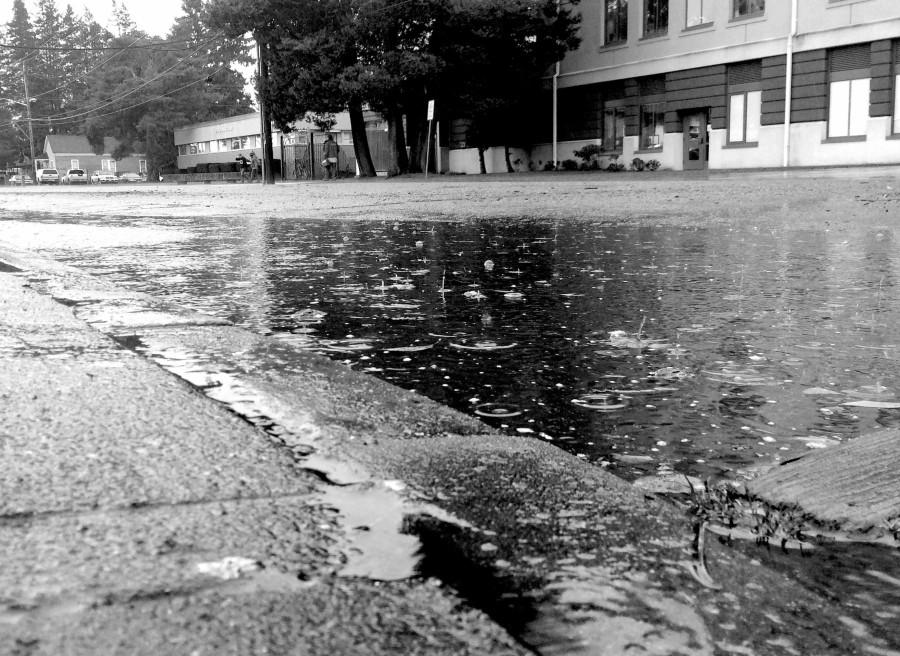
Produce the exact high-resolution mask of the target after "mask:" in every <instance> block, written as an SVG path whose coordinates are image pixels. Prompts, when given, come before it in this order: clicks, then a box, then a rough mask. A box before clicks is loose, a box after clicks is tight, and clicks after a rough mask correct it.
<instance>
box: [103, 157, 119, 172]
mask: <svg viewBox="0 0 900 656" xmlns="http://www.w3.org/2000/svg"><path fill="white" fill-rule="evenodd" d="M100 170H101V171H109V172H110V173H115V172H116V160H114V159H101V160H100Z"/></svg>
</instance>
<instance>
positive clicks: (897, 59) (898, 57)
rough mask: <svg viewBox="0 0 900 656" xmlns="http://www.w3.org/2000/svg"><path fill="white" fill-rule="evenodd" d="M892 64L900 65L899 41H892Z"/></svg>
mask: <svg viewBox="0 0 900 656" xmlns="http://www.w3.org/2000/svg"><path fill="white" fill-rule="evenodd" d="M894 66H895V67H900V41H894Z"/></svg>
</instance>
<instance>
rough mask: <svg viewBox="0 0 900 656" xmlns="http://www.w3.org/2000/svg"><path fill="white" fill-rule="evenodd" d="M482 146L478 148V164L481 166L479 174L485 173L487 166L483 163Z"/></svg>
mask: <svg viewBox="0 0 900 656" xmlns="http://www.w3.org/2000/svg"><path fill="white" fill-rule="evenodd" d="M484 151H485V149H484V148H481V147H479V148H478V164H479V166H481V175H484V174H486V173H487V167H486V166H485V165H484Z"/></svg>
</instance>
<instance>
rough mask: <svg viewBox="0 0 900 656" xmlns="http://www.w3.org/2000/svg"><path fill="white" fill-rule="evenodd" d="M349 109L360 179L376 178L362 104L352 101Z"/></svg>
mask: <svg viewBox="0 0 900 656" xmlns="http://www.w3.org/2000/svg"><path fill="white" fill-rule="evenodd" d="M348 109H349V111H350V130H351V131H352V133H353V152H354V153H355V154H356V164H357V166H358V167H359V177H361V178H374V177H375V163H374V162H373V161H372V153H371V151H369V137H368V136H367V135H366V120H365V118H364V117H363V110H362V103H361V102H359V101H358V100H352V101H350V106H349V107H348Z"/></svg>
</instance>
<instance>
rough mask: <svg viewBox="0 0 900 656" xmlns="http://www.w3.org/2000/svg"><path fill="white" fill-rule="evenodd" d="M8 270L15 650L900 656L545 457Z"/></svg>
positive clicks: (276, 352)
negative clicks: (700, 549)
mask: <svg viewBox="0 0 900 656" xmlns="http://www.w3.org/2000/svg"><path fill="white" fill-rule="evenodd" d="M0 246H2V245H0ZM0 262H3V263H6V265H5V266H3V269H2V272H0V372H2V373H0V445H2V446H0V448H2V455H3V458H2V461H0V463H2V464H0V557H2V559H3V563H4V567H3V569H2V573H0V591H2V592H0V653H3V654H6V653H10V654H48V655H49V654H54V655H56V654H91V655H94V654H120V653H131V654H326V653H327V654H341V655H344V654H524V653H530V652H538V653H544V654H592V655H593V654H604V655H605V654H609V655H611V656H612V655H616V656H618V655H621V654H630V653H642V654H673V653H684V654H717V653H721V654H774V655H778V654H796V653H806V654H857V653H859V654H882V655H884V654H898V653H900V652H898V651H896V649H895V648H896V644H894V643H893V641H892V637H891V636H887V637H885V636H884V635H883V632H882V631H881V629H880V628H879V627H878V626H877V625H874V626H873V625H869V624H867V623H866V618H861V617H858V616H855V615H854V614H853V613H852V611H851V610H848V609H846V608H843V607H841V606H840V605H839V604H836V603H834V602H832V601H830V600H826V599H824V598H822V597H819V596H817V595H815V594H813V593H812V592H809V591H807V590H805V589H803V588H802V587H800V586H799V585H798V584H797V583H796V582H795V581H793V580H791V579H788V578H787V577H786V576H784V575H782V574H779V573H777V572H775V571H773V570H769V569H767V568H765V567H761V566H760V565H759V563H758V562H756V561H754V560H753V559H751V558H749V557H747V556H745V555H743V554H742V553H741V552H740V551H738V550H733V549H730V548H727V547H724V546H722V545H720V544H718V543H717V542H713V543H711V544H709V545H708V547H707V550H706V553H705V556H706V561H707V563H708V566H709V571H708V572H705V571H704V570H703V569H702V568H701V567H698V559H697V557H696V554H695V552H694V548H693V532H692V530H691V525H690V522H689V521H688V519H687V518H686V517H684V516H683V515H682V514H681V513H680V512H678V511H677V510H676V509H675V508H673V507H672V506H669V505H666V504H663V503H661V502H658V501H653V500H648V499H646V498H645V497H644V495H643V494H642V493H641V492H640V491H638V490H636V489H634V488H633V487H632V486H630V485H628V484H626V483H625V482H623V481H621V480H619V479H616V478H614V477H613V476H611V475H609V474H607V473H606V472H604V471H602V470H601V469H599V468H597V467H594V466H591V465H589V464H587V463H584V462H582V461H581V460H579V459H578V458H574V457H572V456H569V455H567V454H565V453H564V452H562V451H560V450H559V449H556V448H554V447H552V446H550V445H547V444H545V443H542V442H540V441H537V440H530V439H525V438H515V437H506V436H502V435H498V434H496V433H494V432H492V431H491V430H490V429H489V428H488V427H486V426H484V425H482V424H481V423H479V422H478V421H476V420H474V419H471V418H469V417H466V416H464V415H461V414H459V413H456V412H454V411H452V410H449V409H447V408H444V407H442V406H439V405H437V404H435V403H433V402H431V401H429V400H427V399H425V398H423V397H419V396H417V395H415V394H412V393H409V392H405V391H403V390H399V389H397V388H394V387H392V386H390V385H388V384H387V383H384V382H381V381H379V380H376V379H374V378H371V377H368V376H365V375H362V374H358V373H355V372H353V371H350V370H348V369H346V368H344V367H342V366H341V365H340V364H338V363H335V362H332V361H330V360H328V359H326V358H324V357H321V356H317V355H314V354H310V353H307V352H300V351H295V350H293V349H292V348H291V347H290V345H289V344H285V343H284V342H280V341H278V340H277V339H275V338H273V337H267V336H262V335H256V334H252V333H248V332H247V331H245V330H242V329H239V328H236V327H234V326H231V325H228V324H226V323H224V322H221V321H217V320H215V319H213V318H211V317H208V316H204V315H197V314H194V313H191V312H188V311H185V310H183V309H181V308H177V307H171V306H168V305H166V304H164V303H161V302H159V301H158V300H157V299H153V298H148V297H146V296H142V295H138V294H134V293H131V292H128V291H127V290H122V289H118V288H116V287H114V286H112V285H110V284H108V283H105V282H103V281H101V280H98V279H95V278H92V277H90V276H86V275H83V274H80V273H79V272H77V271H75V270H72V269H70V268H67V267H64V266H61V265H58V264H56V263H53V262H50V261H47V260H42V259H41V258H38V257H36V256H34V255H32V254H30V253H26V252H15V251H12V250H10V249H4V248H2V247H0ZM16 269H18V271H17V270H16ZM173 374H174V375H173ZM213 399H216V400H213ZM401 524H402V529H403V530H402V531H401V530H400V529H401Z"/></svg>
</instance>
